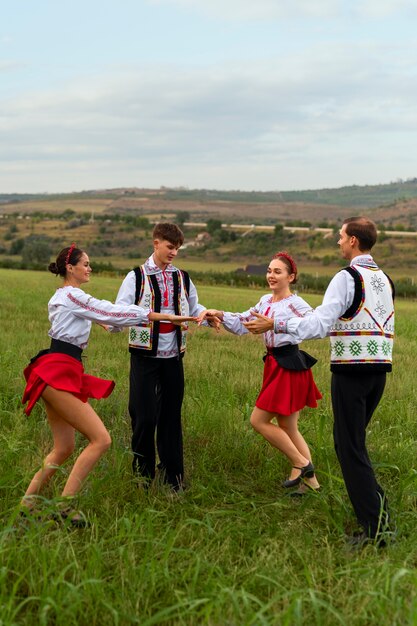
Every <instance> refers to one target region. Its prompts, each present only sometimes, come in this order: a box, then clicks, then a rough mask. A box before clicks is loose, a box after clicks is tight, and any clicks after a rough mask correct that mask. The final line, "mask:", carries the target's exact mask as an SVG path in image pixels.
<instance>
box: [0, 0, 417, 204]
mask: <svg viewBox="0 0 417 626" xmlns="http://www.w3.org/2000/svg"><path fill="white" fill-rule="evenodd" d="M416 27H417V2H416V0H71V2H69V1H68V2H59V1H58V2H57V0H36V2H34V1H33V0H13V1H10V2H7V3H6V2H5V3H4V4H3V6H2V11H1V22H0V193H1V192H3V193H7V192H43V191H48V192H67V191H79V190H83V189H95V188H106V187H107V188H108V187H120V186H138V187H159V186H161V185H166V186H180V185H183V186H187V187H190V188H216V189H242V190H252V189H256V190H290V189H307V188H310V189H311V188H320V187H340V186H343V185H350V184H358V185H362V184H368V183H369V184H372V183H384V182H390V181H392V180H396V179H397V178H408V177H415V176H417V156H416V153H417V38H416Z"/></svg>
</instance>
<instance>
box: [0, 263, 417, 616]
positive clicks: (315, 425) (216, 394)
mask: <svg viewBox="0 0 417 626" xmlns="http://www.w3.org/2000/svg"><path fill="white" fill-rule="evenodd" d="M119 284H120V279H118V278H107V277H97V276H95V277H94V278H93V279H92V281H91V283H90V284H89V286H88V291H89V292H90V293H92V294H93V295H95V296H97V297H105V298H108V299H114V297H115V294H116V293H117V289H118V287H119ZM55 285H58V282H57V279H55V277H53V276H52V275H50V274H46V273H42V272H39V273H37V272H23V271H7V270H0V300H1V309H0V328H1V356H0V359H1V373H2V375H1V378H0V411H1V412H0V417H1V424H2V429H1V455H0V510H1V529H0V625H1V626H6V625H7V626H9V625H10V626H11V625H12V624H13V625H18V624H27V625H31V626H32V625H34V624H36V625H38V624H41V625H48V626H49V625H51V626H52V625H54V626H55V625H58V626H75V625H77V626H84V625H87V624H88V625H89V626H103V625H105V626H106V625H120V626H124V625H129V624H139V625H140V626H151V625H157V624H169V625H177V624H178V625H184V626H185V625H187V626H194V625H195V624H204V625H209V626H226V625H227V626H229V625H233V626H235V625H236V626H241V625H253V626H258V625H268V626H269V625H270V626H272V625H274V626H275V625H280V626H281V625H288V626H301V625H303V626H304V625H306V626H307V625H308V626H312V625H317V626H333V625H337V624H340V625H346V626H347V625H349V626H353V625H354V626H369V625H373V624H377V625H378V626H381V625H382V626H385V625H386V626H403V625H412V624H417V569H416V567H417V535H416V529H417V523H416V520H417V515H416V508H417V472H416V469H415V467H416V466H417V462H416V452H417V443H416V420H415V413H416V382H415V381H416V378H415V375H414V368H415V364H414V361H415V359H414V355H415V353H416V348H417V339H416V332H415V329H416V325H417V312H416V307H415V303H408V302H407V303H406V302H398V303H397V324H396V326H397V338H396V343H395V350H394V352H395V354H394V372H393V374H392V375H390V376H389V380H388V385H387V389H386V392H385V395H384V398H383V400H382V402H381V404H380V406H379V409H378V411H377V413H376V415H375V416H374V419H373V421H372V423H371V426H370V429H369V434H368V441H369V450H370V453H371V457H372V458H373V460H374V463H375V466H376V471H377V474H378V477H379V479H380V481H381V483H382V484H383V485H384V487H385V488H386V490H387V495H388V498H389V501H390V506H391V510H392V514H393V517H394V518H395V522H396V525H397V529H398V538H397V541H396V542H395V543H394V544H392V545H390V546H389V547H387V548H386V549H385V550H379V551H378V550H377V549H376V548H374V547H372V546H368V547H367V548H365V549H364V550H363V551H362V552H351V551H349V550H348V549H347V547H346V545H345V542H344V530H345V527H346V526H348V525H351V524H352V523H353V522H354V519H353V514H352V511H351V507H350V503H349V500H348V498H347V495H346V492H345V489H344V484H343V481H342V478H341V474H340V469H339V467H338V463H337V460H336V457H335V454H334V450H333V445H332V434H331V431H332V415H331V407H330V395H329V380H330V375H329V367H328V359H329V347H328V341H327V340H320V341H316V342H306V343H305V344H304V347H305V348H306V349H307V350H308V351H310V352H311V353H312V354H314V355H315V356H316V357H318V358H319V362H318V364H317V365H316V366H315V368H314V374H315V379H316V382H317V384H318V386H319V388H320V389H321V391H322V393H323V396H324V397H323V400H322V401H321V402H320V406H319V408H318V409H316V410H305V411H304V412H303V415H302V420H301V425H300V428H301V430H302V432H303V434H304V435H305V437H306V439H307V441H308V442H309V444H310V446H311V449H312V452H313V457H314V461H315V464H316V466H317V468H318V474H319V478H320V481H321V483H322V485H323V492H322V493H321V494H320V495H316V494H309V495H308V496H306V497H305V498H303V499H301V501H294V500H293V499H292V498H290V497H288V495H286V494H285V493H284V491H283V489H282V488H281V487H280V483H281V481H282V479H283V478H284V477H285V476H286V475H287V473H288V471H289V467H288V464H287V463H286V461H285V460H284V459H283V457H282V456H281V455H280V454H279V453H277V452H276V451H274V450H273V449H272V448H271V447H269V446H268V445H267V444H266V443H265V442H264V441H263V440H262V438H261V437H260V436H258V435H257V434H256V433H255V432H253V431H252V429H251V427H250V425H249V416H250V413H251V408H252V406H253V403H254V401H255V398H256V395H257V391H258V390H259V386H260V381H261V376H262V361H261V356H262V354H263V346H262V342H261V341H260V339H259V338H257V337H252V336H250V337H243V338H237V337H234V336H232V335H229V334H227V333H225V332H222V333H220V334H219V335H217V334H215V333H213V332H212V331H211V330H209V329H196V328H193V329H192V331H191V333H190V338H189V347H188V353H187V355H186V358H185V362H184V364H185V369H186V381H187V383H186V397H185V403H184V410H183V421H184V444H185V461H186V479H187V482H188V489H187V490H186V491H185V493H184V494H182V495H180V496H176V497H172V496H171V495H170V494H169V493H168V492H167V491H166V490H165V489H164V487H163V486H158V485H155V486H153V487H152V489H151V490H150V492H149V493H143V492H141V491H138V489H137V487H136V486H135V484H134V482H133V481H132V478H131V474H130V462H131V459H130V452H129V440H130V425H129V417H128V413H127V392H128V354H127V349H126V343H127V338H126V334H125V333H121V334H120V335H116V336H110V335H108V334H106V333H105V332H104V331H103V330H102V329H101V328H99V327H94V328H93V331H92V335H91V342H90V347H89V348H88V351H87V355H88V358H87V360H86V366H85V367H86V370H87V371H88V373H91V374H98V375H100V376H103V377H109V378H114V379H115V380H116V388H115V391H114V392H113V394H112V395H111V396H110V398H108V399H107V400H104V401H101V402H99V403H95V406H96V407H97V410H98V412H99V414H100V415H101V416H102V418H103V420H104V422H105V423H106V425H107V427H108V428H109V430H110V431H111V434H112V438H113V446H112V448H111V449H110V451H109V452H108V453H107V455H106V456H105V457H104V458H103V460H102V461H101V462H100V464H99V465H98V466H97V468H96V469H95V471H94V472H93V474H92V475H91V477H90V478H89V480H88V482H87V484H86V486H85V489H84V491H83V493H82V496H81V498H80V503H79V504H80V506H81V508H82V510H83V511H84V512H85V513H86V514H87V516H88V518H89V519H90V521H91V522H92V526H91V528H90V529H88V530H83V531H82V530H73V531H69V530H67V529H65V528H64V527H62V526H59V525H57V524H56V523H55V522H51V521H48V519H47V514H48V512H50V511H51V510H54V508H55V506H56V502H57V495H58V494H59V491H60V488H61V487H62V484H63V482H64V480H65V476H66V475H67V473H68V465H66V466H64V468H63V469H62V470H61V471H60V472H59V474H58V475H57V476H56V478H55V480H54V482H53V483H51V485H50V487H49V488H48V489H49V490H48V491H46V492H45V494H44V495H45V499H44V500H43V502H42V510H43V511H44V514H45V515H44V518H43V519H42V520H40V521H33V522H31V523H29V524H28V525H25V526H23V525H22V524H21V523H20V522H19V520H18V519H17V513H18V502H19V499H20V497H21V495H22V493H23V492H24V490H25V488H26V486H27V483H28V481H29V479H30V477H31V475H32V474H33V472H34V470H35V469H36V468H38V467H39V465H40V463H41V461H42V458H43V455H44V454H45V453H46V451H47V450H48V448H49V445H50V436H49V431H48V428H47V426H46V423H45V420H44V413H43V409H42V407H41V406H40V405H39V406H37V407H35V409H34V411H33V413H32V415H31V417H30V418H29V419H27V418H26V417H25V416H24V414H23V411H22V405H21V403H20V398H21V394H22V390H23V378H22V369H23V367H24V366H25V365H26V363H27V361H28V359H29V358H30V357H31V356H33V354H35V353H36V352H37V351H38V350H40V349H41V348H44V347H46V346H47V344H48V341H47V331H48V327H49V326H48V320H47V314H46V304H47V301H48V299H49V298H50V296H51V294H52V292H53V290H54V286H55ZM261 293H263V291H257V290H244V289H230V288H221V287H204V286H201V287H200V288H199V296H200V301H201V302H203V303H204V304H206V305H208V306H216V307H219V308H225V309H228V310H244V309H246V308H247V307H248V306H250V305H251V304H254V303H256V302H257V300H258V298H259V295H260V294H261ZM300 295H302V294H300ZM306 299H307V300H308V301H310V302H311V303H312V304H313V305H317V304H318V303H319V302H320V297H318V296H311V295H308V296H306ZM79 445H83V441H81V440H79Z"/></svg>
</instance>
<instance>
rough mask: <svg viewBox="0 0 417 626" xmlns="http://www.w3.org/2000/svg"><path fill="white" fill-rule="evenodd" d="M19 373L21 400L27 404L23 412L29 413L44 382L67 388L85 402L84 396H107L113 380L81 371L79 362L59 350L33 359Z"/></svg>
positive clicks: (56, 387) (61, 388) (37, 398)
mask: <svg viewBox="0 0 417 626" xmlns="http://www.w3.org/2000/svg"><path fill="white" fill-rule="evenodd" d="M23 373H24V376H25V379H26V387H25V390H24V392H23V398H22V403H23V404H26V402H27V403H28V405H27V407H26V408H25V413H26V415H30V412H31V411H32V409H33V407H34V406H35V404H36V402H37V401H38V400H39V398H40V397H41V395H42V393H43V391H44V389H45V387H46V386H47V385H50V386H51V387H53V388H54V389H59V390H60V391H69V392H70V393H72V394H73V395H74V396H76V397H77V398H79V399H80V400H82V402H87V400H88V398H95V399H99V398H107V396H109V395H110V394H111V392H112V391H113V389H114V385H115V383H114V381H113V380H105V379H104V378H97V377H96V376H89V375H88V374H84V368H83V365H82V363H81V361H78V360H77V359H74V357H72V356H69V355H67V354H60V353H51V354H45V355H44V356H41V357H39V358H37V359H36V360H35V361H33V362H32V363H30V364H29V365H28V366H27V367H26V369H25V370H24V372H23Z"/></svg>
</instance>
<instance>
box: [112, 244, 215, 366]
mask: <svg viewBox="0 0 417 626" xmlns="http://www.w3.org/2000/svg"><path fill="white" fill-rule="evenodd" d="M144 268H145V272H146V274H148V275H152V274H155V276H156V280H157V282H158V287H159V290H160V292H161V295H162V297H161V311H160V312H161V313H172V314H175V308H174V280H173V278H172V274H173V273H174V272H178V271H179V270H178V268H177V267H175V266H174V265H171V264H170V265H168V266H167V267H166V269H165V270H164V271H162V270H161V268H160V267H158V266H157V265H156V263H155V261H154V258H153V254H152V255H151V256H150V257H149V258H148V259H147V261H146V262H145V264H144ZM164 293H166V295H167V299H166V300H165V298H164V297H163V294H164ZM135 295H136V274H135V272H134V271H133V270H132V271H131V272H129V273H128V274H127V275H126V277H125V279H124V280H123V282H122V284H121V286H120V289H119V293H118V294H117V298H116V304H133V303H134V302H135ZM188 305H189V309H190V310H189V312H190V316H191V317H194V316H195V317H197V316H198V315H199V314H200V313H201V312H202V311H205V310H206V307H205V306H203V305H201V304H199V302H198V294H197V289H196V288H195V286H194V283H193V282H192V280H191V279H190V291H189V294H188ZM162 323H163V322H162ZM131 325H133V324H131ZM177 354H178V344H177V335H176V332H175V331H172V332H171V333H160V334H159V339H158V350H157V354H156V358H171V357H174V356H177Z"/></svg>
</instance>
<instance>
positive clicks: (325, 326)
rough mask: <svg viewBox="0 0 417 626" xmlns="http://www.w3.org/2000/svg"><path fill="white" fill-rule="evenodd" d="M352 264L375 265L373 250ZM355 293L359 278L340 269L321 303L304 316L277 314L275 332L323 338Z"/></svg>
mask: <svg viewBox="0 0 417 626" xmlns="http://www.w3.org/2000/svg"><path fill="white" fill-rule="evenodd" d="M350 265H351V266H352V265H364V266H366V267H369V266H375V269H378V266H377V265H376V263H375V261H374V260H373V258H372V256H371V255H370V254H361V255H359V256H356V257H355V258H354V259H352V260H351V262H350ZM354 295H355V281H354V279H353V278H352V276H351V275H350V274H349V272H343V271H341V272H338V273H337V274H336V275H335V276H334V277H333V278H332V280H331V281H330V283H329V286H328V287H327V289H326V292H325V294H324V297H323V302H322V304H321V305H320V306H318V307H317V308H316V309H314V311H313V313H312V314H311V315H309V316H308V317H305V318H303V319H300V318H296V317H293V318H292V319H289V320H284V319H282V320H280V319H279V318H277V317H275V321H274V331H275V333H280V334H281V333H285V334H286V333H289V334H290V335H291V336H293V337H295V338H296V339H298V340H299V341H303V340H304V339H320V338H323V337H326V335H328V334H329V332H330V329H331V327H332V325H333V324H334V322H335V321H336V320H337V319H338V318H339V317H340V316H341V315H343V313H344V312H345V311H346V310H347V309H348V308H349V307H350V306H351V304H352V302H353V298H354Z"/></svg>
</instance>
